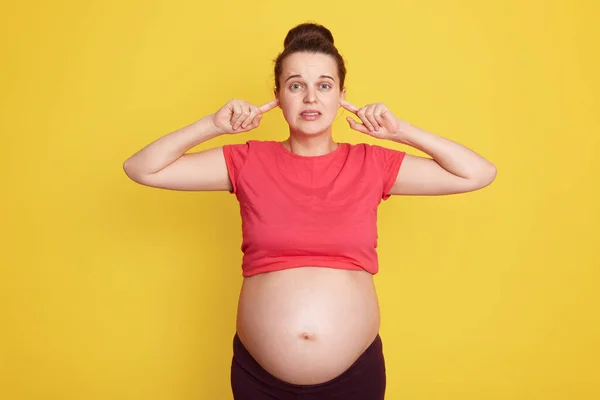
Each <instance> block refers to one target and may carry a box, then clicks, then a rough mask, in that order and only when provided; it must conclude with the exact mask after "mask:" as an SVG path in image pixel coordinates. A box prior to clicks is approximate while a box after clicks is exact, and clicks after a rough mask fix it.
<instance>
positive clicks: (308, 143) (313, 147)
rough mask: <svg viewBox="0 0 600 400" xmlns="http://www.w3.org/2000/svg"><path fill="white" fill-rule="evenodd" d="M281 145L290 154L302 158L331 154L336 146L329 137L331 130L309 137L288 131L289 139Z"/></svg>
mask: <svg viewBox="0 0 600 400" xmlns="http://www.w3.org/2000/svg"><path fill="white" fill-rule="evenodd" d="M283 145H284V146H285V148H286V149H288V150H289V151H290V152H292V153H294V154H297V155H299V156H304V157H315V156H322V155H325V154H328V153H331V152H332V151H334V150H335V149H336V148H337V146H338V144H337V143H336V142H334V141H333V138H332V137H331V129H329V130H328V131H326V132H323V133H318V134H310V135H307V134H304V133H301V132H292V131H291V130H290V137H289V138H288V139H287V140H286V141H284V142H283Z"/></svg>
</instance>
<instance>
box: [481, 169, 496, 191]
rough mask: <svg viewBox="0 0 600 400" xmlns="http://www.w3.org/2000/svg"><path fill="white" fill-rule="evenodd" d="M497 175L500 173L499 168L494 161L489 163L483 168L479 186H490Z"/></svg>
mask: <svg viewBox="0 0 600 400" xmlns="http://www.w3.org/2000/svg"><path fill="white" fill-rule="evenodd" d="M496 175H498V169H497V168H496V166H495V165H494V164H492V163H487V165H486V166H485V168H482V171H481V172H480V174H479V178H478V179H477V188H478V189H482V188H484V187H486V186H489V185H491V184H492V182H494V180H495V179H496Z"/></svg>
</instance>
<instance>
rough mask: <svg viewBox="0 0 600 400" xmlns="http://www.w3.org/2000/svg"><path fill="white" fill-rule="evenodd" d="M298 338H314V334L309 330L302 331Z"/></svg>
mask: <svg viewBox="0 0 600 400" xmlns="http://www.w3.org/2000/svg"><path fill="white" fill-rule="evenodd" d="M300 338H301V339H304V340H314V338H315V335H314V334H312V333H310V332H302V333H301V334H300Z"/></svg>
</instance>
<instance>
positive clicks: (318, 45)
mask: <svg viewBox="0 0 600 400" xmlns="http://www.w3.org/2000/svg"><path fill="white" fill-rule="evenodd" d="M283 46H284V49H283V51H282V52H281V53H280V54H279V55H278V56H277V58H276V59H275V89H276V90H277V91H278V92H279V76H280V75H281V71H282V68H283V67H282V65H283V61H284V60H285V58H286V57H287V56H289V55H291V54H294V53H298V52H308V53H321V54H327V55H330V56H332V57H333V58H334V59H335V62H336V64H337V66H338V76H339V77H340V89H342V88H343V87H344V81H345V80H346V66H345V65H344V59H343V58H342V56H341V55H340V53H339V52H338V50H337V48H336V47H335V46H334V44H333V35H332V34H331V31H330V30H329V29H327V28H325V27H324V26H323V25H319V24H314V23H304V24H300V25H298V26H295V27H293V28H292V29H290V31H289V32H288V34H287V35H286V37H285V40H284V41H283Z"/></svg>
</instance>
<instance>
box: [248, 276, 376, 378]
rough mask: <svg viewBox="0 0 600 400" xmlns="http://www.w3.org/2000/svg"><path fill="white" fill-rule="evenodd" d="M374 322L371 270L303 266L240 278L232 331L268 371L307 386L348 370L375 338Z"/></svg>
mask: <svg viewBox="0 0 600 400" xmlns="http://www.w3.org/2000/svg"><path fill="white" fill-rule="evenodd" d="M379 321H380V320H379V304H378V301H377V293H376V291H375V286H374V284H373V277H372V275H371V274H369V273H368V272H365V271H349V270H339V269H332V268H322V267H302V268H293V269H288V270H284V271H275V272H269V273H265V274H259V275H255V276H252V277H248V278H245V279H244V282H243V285H242V290H241V293H240V299H239V304H238V315H237V333H238V335H239V337H240V340H241V341H242V343H243V344H244V346H245V347H246V348H247V349H248V351H249V352H250V354H251V355H252V356H253V357H254V359H255V360H256V361H257V362H258V363H259V364H260V365H261V366H262V367H263V368H264V369H265V370H267V371H268V372H269V373H271V375H274V376H275V377H277V378H279V379H281V380H283V381H286V382H289V383H293V384H298V385H310V384H317V383H322V382H326V381H328V380H331V379H333V378H335V377H336V376H338V375H340V374H341V373H342V372H344V371H345V370H346V369H348V368H349V367H350V366H351V365H352V363H353V362H354V361H356V359H357V358H358V357H360V355H361V354H362V353H363V352H364V350H365V349H366V348H367V347H368V346H369V345H370V344H371V343H372V342H373V340H374V339H375V337H376V335H377V332H378V331H379Z"/></svg>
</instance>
